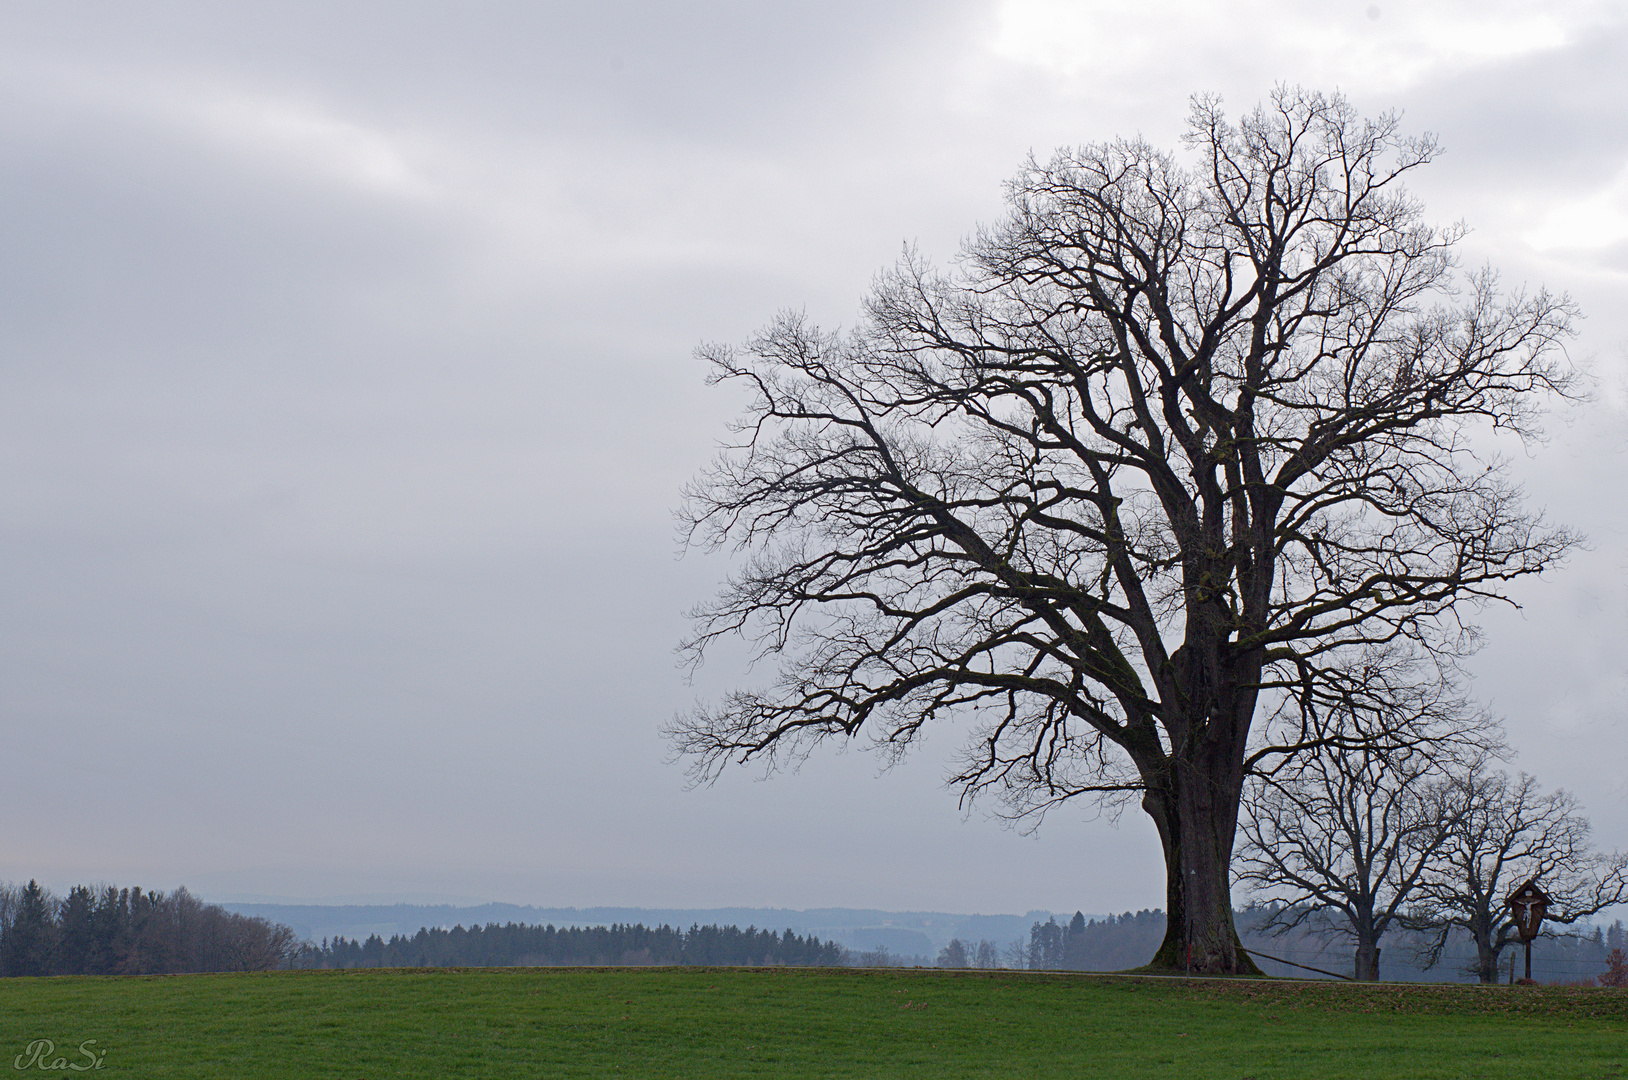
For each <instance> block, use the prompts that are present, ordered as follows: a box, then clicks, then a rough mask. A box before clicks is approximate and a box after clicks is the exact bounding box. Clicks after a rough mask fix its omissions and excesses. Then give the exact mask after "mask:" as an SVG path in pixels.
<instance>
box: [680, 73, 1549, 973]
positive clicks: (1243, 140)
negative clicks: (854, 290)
mask: <svg viewBox="0 0 1628 1080" xmlns="http://www.w3.org/2000/svg"><path fill="white" fill-rule="evenodd" d="M1188 145H1189V149H1190V152H1191V164H1190V165H1189V166H1184V165H1181V164H1178V162H1177V160H1176V159H1175V158H1174V157H1173V156H1171V155H1169V154H1166V153H1162V152H1160V151H1158V150H1155V149H1154V148H1153V147H1151V146H1149V145H1147V144H1146V143H1143V142H1139V141H1118V142H1114V143H1110V144H1103V145H1093V146H1087V147H1083V148H1080V149H1077V150H1071V151H1064V152H1060V153H1059V154H1057V155H1056V156H1055V157H1054V158H1053V159H1052V160H1051V161H1049V162H1047V163H1045V164H1041V163H1039V162H1037V161H1031V162H1030V163H1029V164H1028V165H1027V166H1026V167H1025V168H1024V169H1023V170H1022V171H1021V172H1020V173H1019V174H1018V176H1017V177H1016V178H1015V179H1014V180H1013V181H1011V183H1010V185H1009V188H1008V193H1007V202H1008V207H1009V209H1008V212H1007V214H1006V216H1005V217H1004V219H1003V220H1001V221H1000V222H999V223H998V224H996V225H994V226H992V227H988V228H985V229H983V230H981V231H980V232H978V233H977V234H976V235H975V236H974V237H973V238H972V239H971V240H970V241H968V243H967V244H966V246H965V250H964V253H963V256H962V258H961V260H960V261H959V264H958V266H957V268H956V269H954V270H953V271H951V272H949V273H938V272H935V271H934V270H932V269H931V268H930V267H928V266H927V265H925V264H924V263H923V262H922V260H920V259H919V258H918V257H916V256H914V255H910V254H907V256H906V257H905V259H904V260H903V261H902V263H901V264H900V265H899V266H898V267H897V268H896V269H895V270H894V271H892V272H891V273H888V274H886V275H884V276H883V277H882V278H880V279H879V280H878V282H877V283H876V285H875V287H874V289H873V292H872V294H871V296H870V297H869V300H868V302H867V306H866V312H865V318H864V319H863V321H862V322H861V324H860V325H859V326H858V327H857V328H855V329H854V330H853V331H852V332H849V333H846V334H835V333H825V332H821V331H819V330H818V329H816V328H814V327H812V326H809V325H807V324H806V323H805V321H804V320H803V319H801V318H800V317H798V316H796V315H783V316H781V317H780V318H778V319H777V320H776V321H775V322H774V323H772V324H771V325H770V326H769V327H768V328H767V329H766V330H765V331H763V332H762V334H761V335H760V336H758V337H757V338H756V339H754V340H753V341H751V342H750V343H749V344H747V345H746V346H745V347H744V348H733V347H729V346H712V347H706V348H704V349H702V350H701V351H702V354H703V355H704V356H705V357H706V358H707V359H708V360H710V362H711V363H712V365H713V366H714V372H713V377H714V378H715V379H717V380H720V381H723V380H730V381H735V382H738V383H741V384H744V385H745V386H747V387H749V388H750V391H751V393H752V400H751V403H750V404H749V405H748V407H747V411H746V414H745V416H744V417H743V418H742V419H741V420H740V421H739V423H738V427H737V429H736V430H737V433H738V436H739V438H738V439H737V440H735V443H734V445H733V446H731V447H729V448H728V449H727V450H726V451H725V452H724V453H723V454H722V455H721V456H720V458H719V459H718V461H717V462H716V463H715V464H714V465H713V466H712V467H711V468H710V470H708V471H706V472H705V473H704V474H702V475H701V476H700V477H699V478H698V479H697V480H696V481H695V482H694V483H693V485H692V486H691V487H690V489H689V490H688V492H687V505H686V510H685V521H686V525H687V528H688V535H689V537H690V540H691V541H692V542H695V543H701V544H705V545H718V546H731V545H733V546H736V547H738V548H739V549H742V550H743V551H744V552H746V553H747V556H746V557H745V558H744V559H743V561H742V562H741V563H740V566H739V570H738V571H737V572H736V573H735V574H734V575H733V576H732V577H731V578H730V579H729V581H728V583H727V584H726V585H725V586H724V587H723V588H722V590H721V591H720V593H719V595H718V597H717V598H716V599H715V600H714V601H712V602H710V603H708V604H706V605H704V606H702V607H700V608H698V609H697V611H696V612H695V613H694V615H695V620H696V623H695V631H694V634H693V636H692V637H691V638H690V639H689V640H688V641H687V642H686V648H687V650H688V653H689V656H690V658H691V659H692V660H693V659H699V657H700V656H701V654H702V653H703V652H704V651H705V650H706V649H707V648H708V646H709V645H710V643H712V642H713V641H715V640H717V639H718V638H719V637H720V636H721V635H727V634H733V633H737V632H738V633H744V634H746V635H747V636H748V637H749V638H751V639H752V640H754V641H755V643H756V646H757V648H758V649H759V650H760V652H761V654H764V655H770V654H772V655H773V656H774V657H775V658H776V660H777V665H776V666H777V668H778V672H779V675H778V678H777V679H776V680H774V681H772V682H771V683H770V684H769V685H766V686H762V687H759V688H755V689H742V690H738V691H735V692H732V693H730V694H728V695H727V696H725V697H724V698H723V699H722V700H721V701H719V702H718V703H717V704H716V705H715V706H702V707H700V708H699V709H697V710H696V711H695V712H693V713H691V714H688V715H685V716H681V717H679V718H678V719H677V720H676V721H675V722H674V723H673V724H672V726H671V729H670V733H671V736H672V738H673V740H674V744H675V746H676V747H677V749H678V750H679V751H680V752H681V753H682V754H683V755H687V756H688V757H689V758H690V760H691V763H692V767H693V770H694V775H695V776H696V777H698V778H700V779H705V778H707V777H709V776H713V775H716V773H717V771H718V770H719V769H721V768H723V767H725V765H726V763H728V762H730V761H747V760H752V759H757V760H759V761H760V762H763V763H766V764H767V765H768V766H769V767H771V768H772V767H774V766H776V765H780V764H786V763H795V762H796V761H798V760H800V756H801V755H803V754H806V753H807V752H808V751H809V749H810V748H811V746H812V745H813V744H816V743H818V742H820V741H822V740H826V739H832V738H835V739H859V740H862V741H863V740H870V741H872V742H874V743H876V744H879V745H881V746H882V747H885V748H886V749H888V750H890V751H893V752H898V753H902V752H904V751H905V750H906V749H908V748H909V746H910V745H911V744H912V743H913V742H914V741H915V739H916V738H917V737H918V734H919V733H920V732H921V731H922V729H923V727H924V726H925V725H927V724H929V723H930V722H932V721H934V720H935V718H938V717H941V716H943V715H946V714H968V713H972V714H974V715H975V716H976V721H975V722H976V726H977V733H976V735H975V737H974V740H973V742H972V743H971V744H970V745H969V747H968V751H967V756H966V758H965V760H964V762H963V765H964V768H962V769H961V771H960V773H959V774H958V776H957V778H956V780H957V783H959V784H960V785H962V786H963V788H964V790H965V791H966V792H967V793H968V794H969V795H976V794H978V793H980V792H984V791H991V790H993V791H996V792H999V793H1002V794H1004V795H1006V796H1007V797H1010V798H1012V799H1014V800H1015V801H1016V802H1017V803H1018V804H1019V805H1020V806H1021V807H1023V808H1025V809H1030V810H1038V809H1043V808H1044V807H1045V806H1047V805H1050V804H1052V803H1054V802H1055V800H1057V799H1061V798H1069V797H1074V796H1078V795H1085V794H1094V795H1097V796H1100V797H1105V798H1110V799H1112V798H1125V797H1131V798H1135V797H1138V796H1139V797H1140V801H1141V806H1142V808H1143V809H1144V810H1145V811H1146V812H1147V813H1148V815H1149V816H1150V817H1152V819H1153V821H1154V824H1155V825H1156V826H1157V827H1158V832H1159V836H1160V839H1161V842H1162V845H1163V849H1164V855H1165V864H1166V871H1167V901H1166V903H1167V910H1168V912H1169V932H1168V936H1167V937H1166V939H1165V942H1164V944H1163V946H1162V947H1161V948H1160V950H1159V953H1158V955H1157V957H1156V958H1155V963H1157V964H1161V965H1167V966H1175V967H1180V966H1187V965H1190V966H1191V968H1192V969H1194V970H1198V971H1208V972H1235V971H1242V970H1250V969H1252V967H1253V965H1252V964H1251V963H1250V961H1249V960H1248V958H1247V956H1246V955H1244V954H1243V953H1242V951H1241V949H1240V946H1239V944H1238V939H1237V934H1236V932H1235V930H1234V928H1233V925H1232V904H1231V892H1230V878H1229V869H1230V863H1231V856H1232V846H1233V837H1234V832H1235V827H1236V824H1237V816H1238V805H1239V797H1240V792H1241V790H1242V786H1243V782H1244V775H1245V770H1246V766H1245V758H1246V753H1247V751H1248V748H1249V746H1250V740H1251V731H1252V729H1253V728H1254V726H1255V724H1256V718H1257V712H1258V711H1259V710H1260V709H1261V708H1263V707H1265V705H1266V704H1267V703H1269V702H1271V701H1276V700H1277V698H1279V697H1281V696H1282V695H1285V694H1292V695H1294V699H1295V700H1296V701H1297V702H1298V703H1299V705H1300V707H1303V708H1305V709H1308V710H1314V709H1316V708H1318V707H1320V705H1319V702H1320V701H1321V700H1322V697H1323V696H1330V697H1331V698H1333V699H1335V700H1337V699H1339V698H1340V697H1341V696H1342V694H1349V693H1351V692H1360V691H1359V690H1353V689H1352V688H1349V687H1347V688H1343V689H1342V688H1341V687H1339V686H1337V685H1336V684H1337V683H1338V681H1339V680H1338V677H1337V676H1330V677H1327V678H1325V676H1324V674H1323V673H1324V672H1325V671H1338V670H1340V669H1341V668H1342V667H1344V666H1346V665H1347V663H1348V659H1347V657H1346V654H1348V653H1349V652H1350V651H1351V650H1360V649H1362V648H1363V647H1364V646H1366V645H1369V644H1372V643H1375V642H1384V641H1390V640H1395V639H1408V640H1410V641H1411V642H1413V643H1414V645H1415V647H1417V648H1419V649H1421V650H1424V651H1427V652H1435V653H1439V654H1453V653H1455V652H1457V651H1460V650H1462V649H1463V648H1465V647H1466V646H1467V645H1468V643H1469V640H1470V633H1469V631H1467V629H1466V627H1467V625H1468V624H1467V623H1466V621H1465V620H1466V616H1467V614H1469V613H1471V611H1472V609H1473V608H1474V606H1475V605H1476V604H1477V603H1479V602H1482V601H1485V600H1487V599H1488V598H1495V597H1498V596H1500V595H1501V593H1502V590H1503V588H1504V586H1505V583H1507V582H1508V581H1510V580H1511V579H1514V578H1518V577H1521V576H1523V575H1528V574H1534V573H1537V572H1538V571H1540V570H1542V569H1543V568H1544V567H1545V566H1548V565H1550V564H1551V563H1553V562H1554V561H1555V560H1556V559H1557V558H1559V557H1560V556H1561V555H1562V554H1563V553H1564V551H1565V550H1566V548H1567V546H1568V545H1569V544H1570V543H1571V538H1570V536H1568V535H1567V534H1566V533H1565V532H1564V531H1562V530H1556V529H1552V528H1549V527H1546V526H1545V525H1544V524H1543V523H1542V522H1541V521H1540V520H1539V518H1538V517H1537V516H1536V515H1534V514H1531V513H1529V512H1527V511H1525V510H1523V509H1522V505H1521V501H1520V498H1519V493H1518V491H1516V490H1515V489H1514V488H1513V487H1512V486H1511V485H1510V484H1509V483H1508V482H1507V480H1506V478H1505V476H1504V473H1503V470H1502V469H1501V468H1500V466H1499V463H1498V462H1497V461H1495V460H1491V459H1488V458H1486V457H1484V456H1482V455H1480V454H1478V453H1477V452H1476V450H1475V448H1474V446H1473V445H1472V444H1471V443H1470V441H1469V439H1468V436H1467V431H1468V429H1470V428H1472V427H1477V426H1488V427H1491V426H1496V427H1501V428H1507V429H1511V430H1513V431H1515V432H1517V433H1520V434H1523V435H1527V434H1531V433H1532V432H1533V431H1534V423H1535V417H1536V415H1537V413H1538V411H1539V410H1540V409H1541V407H1542V405H1543V404H1544V401H1545V399H1546V397H1547V392H1550V391H1556V390H1561V391H1563V390H1564V389H1565V387H1566V385H1567V381H1568V371H1569V369H1568V368H1567V367H1566V366H1565V364H1564V359H1563V357H1562V356H1561V355H1560V354H1559V353H1558V352H1557V350H1556V349H1555V345H1556V343H1557V341H1559V340H1560V339H1561V338H1562V337H1563V336H1564V335H1565V334H1567V333H1568V331H1569V323H1570V320H1571V317H1572V311H1571V307H1570V304H1569V302H1568V301H1566V300H1565V299H1564V298H1557V297H1555V296H1551V295H1550V294H1548V293H1546V292H1542V291H1539V292H1536V293H1525V292H1515V293H1508V292H1505V291H1502V290H1501V289H1500V288H1499V285H1498V282H1497V279H1496V277H1495V275H1494V274H1493V273H1491V272H1490V271H1481V272H1475V273H1468V274H1465V273H1461V272H1460V271H1459V270H1458V268H1457V266H1456V265H1455V262H1454V258H1453V254H1452V249H1453V245H1454V243H1455V241H1457V240H1458V239H1459V238H1460V236H1461V234H1462V230H1461V229H1460V228H1458V227H1456V226H1455V227H1450V228H1447V229H1435V228H1432V227H1430V226H1428V225H1426V224H1424V223H1423V222H1422V221H1421V213H1420V208H1419V206H1418V204H1417V203H1416V202H1415V201H1414V200H1413V199H1412V198H1410V197H1409V196H1408V194H1407V193H1406V192H1405V191H1404V190H1403V188H1402V186H1401V185H1402V181H1403V179H1404V177H1405V176H1406V175H1407V174H1408V173H1409V172H1411V171H1412V170H1414V169H1417V168H1419V167H1421V166H1423V165H1425V164H1426V163H1427V162H1428V161H1430V159H1431V157H1432V155H1433V154H1434V153H1435V150H1436V147H1435V144H1434V142H1433V141H1432V140H1431V139H1429V138H1409V137H1405V136H1403V135H1402V134H1401V133H1400V132H1399V127H1398V120H1397V118H1396V117H1394V116H1390V115H1386V116H1381V117H1379V118H1377V119H1362V118H1360V117H1359V116H1358V115H1357V114H1356V113H1355V111H1354V110H1353V109H1352V108H1351V107H1350V106H1349V105H1348V104H1347V103H1346V102H1344V101H1343V100H1341V99H1339V98H1338V97H1335V98H1326V97H1323V96H1321V95H1318V94H1314V93H1307V92H1302V91H1298V90H1282V91H1280V92H1278V93H1277V94H1276V95H1275V96H1274V97H1273V99H1272V101H1271V102H1270V103H1269V104H1267V105H1265V106H1263V107H1261V108H1258V109H1257V110H1256V111H1254V112H1253V113H1251V114H1249V115H1248V116H1246V117H1244V118H1243V120H1242V121H1241V122H1239V123H1238V124H1236V125H1234V124H1232V123H1229V122H1228V121H1227V120H1226V119H1225V118H1224V116H1223V114H1222V112H1221V108H1220V105H1219V102H1218V100H1214V99H1207V98H1205V99H1196V100H1195V104H1194V109H1193V113H1192V116H1191V123H1190V133H1189V136H1188ZM1272 707H1275V705H1274V706H1272Z"/></svg>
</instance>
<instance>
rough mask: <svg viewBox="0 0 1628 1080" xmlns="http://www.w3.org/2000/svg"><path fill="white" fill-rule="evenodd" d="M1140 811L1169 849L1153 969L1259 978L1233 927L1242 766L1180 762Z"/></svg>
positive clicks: (1155, 787) (1153, 788)
mask: <svg viewBox="0 0 1628 1080" xmlns="http://www.w3.org/2000/svg"><path fill="white" fill-rule="evenodd" d="M1165 780H1166V782H1165V783H1163V784H1154V783H1150V784H1149V786H1148V791H1147V793H1146V795H1145V796H1144V797H1143V799H1142V808H1143V809H1144V810H1146V811H1147V813H1148V816H1150V817H1151V818H1153V822H1154V824H1155V825H1156V826H1157V827H1158V829H1159V840H1160V843H1161V844H1162V845H1163V847H1164V858H1165V896H1166V901H1165V902H1166V905H1167V907H1166V911H1167V913H1168V914H1167V920H1166V923H1165V939H1164V943H1163V944H1162V945H1160V946H1159V951H1158V952H1157V953H1156V954H1155V955H1154V957H1153V960H1152V961H1151V963H1150V965H1149V966H1151V967H1161V968H1166V969H1169V970H1171V971H1187V972H1191V973H1193V974H1195V975H1259V974H1260V973H1261V971H1260V969H1259V968H1258V967H1256V966H1255V963H1254V961H1253V960H1251V959H1250V958H1249V954H1248V953H1246V952H1244V948H1243V942H1241V941H1240V940H1239V939H1238V931H1237V928H1236V927H1235V926H1234V925H1233V922H1232V879H1231V868H1232V841H1233V834H1234V833H1235V831H1236V830H1237V826H1238V810H1237V808H1238V792H1239V790H1240V788H1241V787H1242V783H1243V780H1242V767H1241V766H1234V767H1232V768H1230V769H1228V768H1225V767H1223V768H1221V769H1217V768H1216V767H1215V763H1213V762H1205V761H1188V762H1179V761H1178V762H1176V763H1174V765H1173V767H1172V768H1170V769H1169V770H1168V772H1167V773H1166V774H1165Z"/></svg>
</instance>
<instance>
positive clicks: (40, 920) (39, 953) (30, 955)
mask: <svg viewBox="0 0 1628 1080" xmlns="http://www.w3.org/2000/svg"><path fill="white" fill-rule="evenodd" d="M55 906H56V905H55V904H54V903H53V902H52V900H51V897H50V896H49V895H48V894H47V893H46V892H45V890H44V889H42V888H40V884H39V882H37V881H30V882H29V883H28V885H27V886H26V887H24V889H23V890H22V893H21V895H20V896H19V897H18V898H17V908H16V911H15V912H14V913H13V915H12V920H11V925H10V926H9V927H7V928H6V932H5V938H4V942H3V952H4V964H5V972H6V974H7V975H49V974H51V965H52V962H53V961H54V960H55V954H56V921H55V919H54V915H55V911H54V910H53V908H55Z"/></svg>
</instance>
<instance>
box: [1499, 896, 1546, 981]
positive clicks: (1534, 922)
mask: <svg viewBox="0 0 1628 1080" xmlns="http://www.w3.org/2000/svg"><path fill="white" fill-rule="evenodd" d="M1504 903H1505V905H1506V906H1507V907H1508V908H1509V913H1510V915H1512V916H1513V917H1514V919H1515V929H1516V930H1517V931H1519V932H1520V935H1521V941H1522V942H1524V943H1525V944H1526V981H1527V982H1531V981H1532V939H1533V938H1535V937H1537V936H1538V931H1539V930H1540V929H1541V928H1542V927H1543V916H1544V915H1545V914H1547V912H1548V910H1549V894H1548V893H1546V892H1544V891H1543V890H1542V889H1540V888H1538V882H1537V879H1536V878H1531V879H1528V881H1527V882H1526V884H1525V885H1522V886H1521V887H1520V888H1518V889H1516V890H1515V891H1514V892H1512V893H1510V894H1509V899H1508V900H1505V901H1504Z"/></svg>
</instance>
